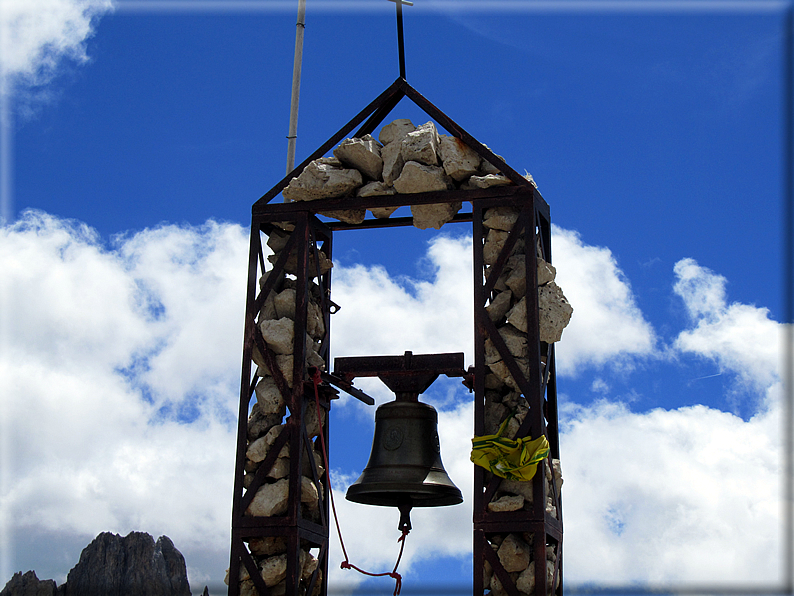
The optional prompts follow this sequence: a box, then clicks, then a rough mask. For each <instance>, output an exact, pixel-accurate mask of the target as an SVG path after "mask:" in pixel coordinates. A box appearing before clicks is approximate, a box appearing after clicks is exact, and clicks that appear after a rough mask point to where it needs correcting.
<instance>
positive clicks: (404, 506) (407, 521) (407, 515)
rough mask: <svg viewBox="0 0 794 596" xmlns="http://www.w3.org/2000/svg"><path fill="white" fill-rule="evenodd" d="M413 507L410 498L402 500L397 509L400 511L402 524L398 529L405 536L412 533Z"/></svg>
mask: <svg viewBox="0 0 794 596" xmlns="http://www.w3.org/2000/svg"><path fill="white" fill-rule="evenodd" d="M412 507H413V505H412V504H411V499H410V497H409V498H407V499H405V500H401V502H400V503H398V504H397V508H398V509H399V510H400V523H399V525H398V526H397V529H398V530H400V532H402V533H403V534H407V533H408V532H410V531H411V508H412Z"/></svg>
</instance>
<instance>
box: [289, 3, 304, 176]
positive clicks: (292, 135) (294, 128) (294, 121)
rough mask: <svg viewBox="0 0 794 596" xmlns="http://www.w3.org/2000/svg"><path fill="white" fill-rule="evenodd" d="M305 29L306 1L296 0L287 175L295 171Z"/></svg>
mask: <svg viewBox="0 0 794 596" xmlns="http://www.w3.org/2000/svg"><path fill="white" fill-rule="evenodd" d="M305 29H306V0H298V22H297V24H296V25H295V64H294V65H293V67H292V100H291V102H290V108H289V133H288V134H287V174H289V173H290V172H291V171H292V170H293V169H295V145H296V142H297V140H298V99H299V97H300V92H301V65H302V64H303V31H304V30H305Z"/></svg>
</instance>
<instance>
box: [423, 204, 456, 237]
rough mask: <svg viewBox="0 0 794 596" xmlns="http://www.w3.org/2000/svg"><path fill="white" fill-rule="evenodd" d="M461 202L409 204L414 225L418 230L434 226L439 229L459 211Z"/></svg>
mask: <svg viewBox="0 0 794 596" xmlns="http://www.w3.org/2000/svg"><path fill="white" fill-rule="evenodd" d="M462 206H463V204H462V203H439V204H436V205H411V215H413V218H414V227H416V228H419V229H420V230H426V229H428V228H435V229H436V230H440V229H441V226H443V225H444V224H445V223H447V222H450V221H452V219H453V218H454V217H455V214H456V213H457V212H458V211H460V208H461V207H462Z"/></svg>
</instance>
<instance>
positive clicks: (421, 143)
mask: <svg viewBox="0 0 794 596" xmlns="http://www.w3.org/2000/svg"><path fill="white" fill-rule="evenodd" d="M439 145H440V139H439V136H438V132H437V131H436V125H435V124H433V123H432V122H428V123H427V124H422V125H421V126H417V127H416V130H414V131H412V132H409V133H408V134H406V135H405V137H403V140H402V141H401V148H400V152H401V153H402V156H403V160H404V161H405V162H406V163H408V162H409V161H418V162H419V163H423V164H426V165H429V166H436V165H438V147H439ZM398 192H402V191H399V189H398Z"/></svg>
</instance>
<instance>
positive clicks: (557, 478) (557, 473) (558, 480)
mask: <svg viewBox="0 0 794 596" xmlns="http://www.w3.org/2000/svg"><path fill="white" fill-rule="evenodd" d="M551 465H552V468H553V469H554V483H555V487H556V488H557V497H558V498H559V496H560V492H561V490H562V483H563V480H562V468H560V460H558V459H552V460H551Z"/></svg>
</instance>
